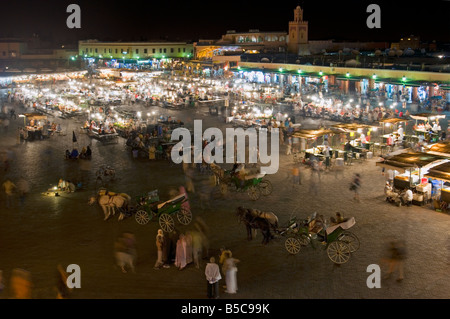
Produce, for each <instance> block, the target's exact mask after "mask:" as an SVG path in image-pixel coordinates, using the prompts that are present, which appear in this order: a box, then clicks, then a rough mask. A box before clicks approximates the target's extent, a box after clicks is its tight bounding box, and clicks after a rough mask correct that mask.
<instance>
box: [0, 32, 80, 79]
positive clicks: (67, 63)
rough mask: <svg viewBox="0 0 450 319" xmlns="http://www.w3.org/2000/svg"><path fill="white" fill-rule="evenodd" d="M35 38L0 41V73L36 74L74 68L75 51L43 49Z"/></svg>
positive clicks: (61, 48) (68, 49) (62, 48)
mask: <svg viewBox="0 0 450 319" xmlns="http://www.w3.org/2000/svg"><path fill="white" fill-rule="evenodd" d="M38 42H39V40H38V39H37V38H32V39H31V40H29V39H9V38H4V39H0V73H2V72H6V73H11V72H15V73H19V72H24V71H25V72H36V71H37V70H38V69H45V70H49V69H50V70H56V69H58V68H71V67H75V66H76V63H75V60H76V56H77V54H78V51H77V50H76V49H70V48H64V46H62V47H60V48H57V49H55V48H44V47H43V46H40V45H39V43H38Z"/></svg>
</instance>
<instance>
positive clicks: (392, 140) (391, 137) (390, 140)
mask: <svg viewBox="0 0 450 319" xmlns="http://www.w3.org/2000/svg"><path fill="white" fill-rule="evenodd" d="M408 121H409V120H408V119H403V118H397V117H393V118H387V119H382V120H380V121H379V123H380V124H381V125H382V136H381V142H382V144H384V145H394V144H396V143H398V144H401V143H403V142H407V143H417V142H418V141H419V137H418V136H417V135H406V132H405V131H404V132H403V134H402V135H403V139H402V140H401V141H400V138H399V137H400V133H399V131H398V129H399V127H400V123H402V122H405V124H406V123H407V122H408ZM391 127H392V130H391V129H390V128H391ZM403 130H405V127H403ZM387 131H391V132H390V133H388V132H387Z"/></svg>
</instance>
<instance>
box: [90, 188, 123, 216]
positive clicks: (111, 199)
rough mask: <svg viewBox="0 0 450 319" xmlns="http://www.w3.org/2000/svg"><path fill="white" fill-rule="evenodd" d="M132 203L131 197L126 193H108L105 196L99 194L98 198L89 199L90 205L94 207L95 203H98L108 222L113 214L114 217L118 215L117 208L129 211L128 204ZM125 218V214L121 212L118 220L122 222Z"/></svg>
mask: <svg viewBox="0 0 450 319" xmlns="http://www.w3.org/2000/svg"><path fill="white" fill-rule="evenodd" d="M130 201H131V197H130V196H129V195H128V194H125V193H112V192H108V193H105V194H102V193H101V192H99V193H98V194H97V196H92V197H91V198H90V199H89V202H88V204H89V205H93V204H94V203H95V202H98V204H99V205H100V207H101V208H102V209H103V213H104V214H105V219H104V220H107V219H108V218H109V217H110V216H111V213H112V215H113V216H114V215H115V213H116V208H117V209H120V208H123V209H127V208H128V204H129V202H130ZM123 218H124V214H123V212H120V215H119V218H118V220H119V221H120V220H122V219H123Z"/></svg>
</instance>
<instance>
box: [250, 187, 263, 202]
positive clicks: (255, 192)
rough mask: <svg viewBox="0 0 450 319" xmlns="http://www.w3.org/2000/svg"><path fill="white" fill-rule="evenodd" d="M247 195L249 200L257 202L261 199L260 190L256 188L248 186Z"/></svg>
mask: <svg viewBox="0 0 450 319" xmlns="http://www.w3.org/2000/svg"><path fill="white" fill-rule="evenodd" d="M247 194H248V196H249V197H250V199H251V200H258V199H259V198H260V197H261V190H260V189H259V188H258V187H256V186H250V187H249V188H248V191H247Z"/></svg>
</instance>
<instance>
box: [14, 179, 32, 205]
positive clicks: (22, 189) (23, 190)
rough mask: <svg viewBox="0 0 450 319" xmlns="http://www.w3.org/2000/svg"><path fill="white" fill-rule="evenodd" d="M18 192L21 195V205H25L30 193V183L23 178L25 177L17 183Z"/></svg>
mask: <svg viewBox="0 0 450 319" xmlns="http://www.w3.org/2000/svg"><path fill="white" fill-rule="evenodd" d="M17 191H18V193H19V202H20V205H23V204H24V203H25V197H26V195H27V194H28V193H29V192H30V185H29V184H28V181H27V180H26V179H25V178H23V176H21V177H20V179H19V180H18V181H17Z"/></svg>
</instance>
